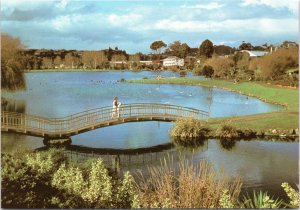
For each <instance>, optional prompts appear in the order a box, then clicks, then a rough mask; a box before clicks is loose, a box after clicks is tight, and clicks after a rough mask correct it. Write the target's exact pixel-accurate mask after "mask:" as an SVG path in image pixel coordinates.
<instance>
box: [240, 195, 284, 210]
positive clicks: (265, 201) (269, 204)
mask: <svg viewBox="0 0 300 210" xmlns="http://www.w3.org/2000/svg"><path fill="white" fill-rule="evenodd" d="M240 207H241V208H246V209H250V208H251V209H261V208H264V209H278V208H282V207H283V201H282V200H281V199H278V198H277V199H276V200H274V198H273V197H270V196H269V195H268V193H267V192H262V191H259V193H256V192H255V191H253V197H250V196H249V194H248V193H247V194H246V195H244V196H243V198H242V202H241V203H240Z"/></svg>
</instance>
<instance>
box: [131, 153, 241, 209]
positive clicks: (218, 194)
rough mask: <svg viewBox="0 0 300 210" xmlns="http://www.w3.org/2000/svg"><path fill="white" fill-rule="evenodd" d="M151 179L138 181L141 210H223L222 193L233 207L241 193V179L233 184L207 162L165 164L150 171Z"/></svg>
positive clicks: (169, 161)
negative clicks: (181, 209)
mask: <svg viewBox="0 0 300 210" xmlns="http://www.w3.org/2000/svg"><path fill="white" fill-rule="evenodd" d="M148 171H149V177H148V178H147V179H146V178H144V177H143V176H142V175H141V176H140V177H139V179H136V186H137V192H138V200H139V204H140V207H142V208H220V207H222V206H221V204H220V200H222V199H221V198H222V196H223V190H224V189H227V190H228V197H229V198H230V202H231V203H232V204H233V205H237V199H238V196H239V194H240V190H241V185H242V184H241V180H240V178H239V177H237V178H235V179H234V180H233V181H232V180H230V179H229V178H228V177H227V176H226V175H225V174H224V173H222V172H220V173H217V172H216V171H215V170H214V168H213V166H212V165H211V164H210V163H208V162H207V161H200V162H199V163H197V164H193V163H192V162H189V161H180V162H179V163H176V164H174V162H173V161H172V159H171V160H166V159H165V160H164V161H163V162H162V163H161V165H160V166H157V167H152V168H149V169H148Z"/></svg>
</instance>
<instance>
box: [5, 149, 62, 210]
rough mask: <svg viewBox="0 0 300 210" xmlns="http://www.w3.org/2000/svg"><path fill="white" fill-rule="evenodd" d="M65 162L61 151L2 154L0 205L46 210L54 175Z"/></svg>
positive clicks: (51, 193) (54, 192) (53, 190)
mask: <svg viewBox="0 0 300 210" xmlns="http://www.w3.org/2000/svg"><path fill="white" fill-rule="evenodd" d="M64 161H65V158H64V156H63V154H62V153H61V151H60V150H54V149H52V150H50V151H47V152H37V153H28V152H18V153H16V154H13V155H10V154H2V162H1V163H2V168H1V172H2V182H1V184H2V185H1V187H2V188H1V193H2V198H1V203H2V207H4V208H45V207H46V206H47V205H48V201H49V200H50V199H51V195H53V194H56V191H55V189H53V188H52V187H51V186H50V183H51V178H52V175H53V173H54V172H55V171H56V169H57V168H58V167H59V165H60V164H61V163H62V162H64Z"/></svg>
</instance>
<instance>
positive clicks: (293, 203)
mask: <svg viewBox="0 0 300 210" xmlns="http://www.w3.org/2000/svg"><path fill="white" fill-rule="evenodd" d="M281 186H282V187H283V189H284V191H285V192H286V194H287V196H288V197H289V199H290V203H289V204H288V207H292V208H299V192H297V191H296V190H294V189H293V188H292V187H291V186H290V185H289V184H288V183H287V182H284V183H282V184H281Z"/></svg>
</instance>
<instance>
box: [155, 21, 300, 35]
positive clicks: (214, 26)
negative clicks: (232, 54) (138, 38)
mask: <svg viewBox="0 0 300 210" xmlns="http://www.w3.org/2000/svg"><path fill="white" fill-rule="evenodd" d="M150 28H151V27H150ZM152 28H154V29H157V30H165V31H172V32H199V33H201V32H224V33H249V32H251V33H257V34H261V35H279V34H286V33H291V34H297V33H298V20H297V19H290V18H287V19H270V18H259V19H256V18H253V19H229V20H223V21H178V20H177V21H173V20H171V19H165V20H161V21H158V22H156V23H155V24H154V25H153V26H152Z"/></svg>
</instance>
